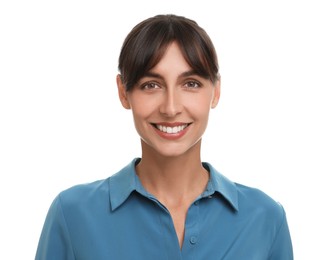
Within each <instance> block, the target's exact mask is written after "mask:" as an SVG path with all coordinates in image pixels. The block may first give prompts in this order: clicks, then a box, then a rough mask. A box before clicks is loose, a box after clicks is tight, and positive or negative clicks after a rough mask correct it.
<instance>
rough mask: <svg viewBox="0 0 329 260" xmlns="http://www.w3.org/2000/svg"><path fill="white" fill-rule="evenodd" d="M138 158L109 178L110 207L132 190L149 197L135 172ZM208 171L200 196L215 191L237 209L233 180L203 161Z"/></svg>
mask: <svg viewBox="0 0 329 260" xmlns="http://www.w3.org/2000/svg"><path fill="white" fill-rule="evenodd" d="M139 161H140V158H135V159H134V160H132V162H130V163H129V164H128V165H127V166H126V167H124V168H123V169H122V170H120V171H119V172H117V173H116V174H114V175H113V176H111V177H110V178H109V185H110V203H111V209H112V210H115V209H116V208H118V207H119V206H120V205H121V204H122V203H124V202H125V201H126V199H127V198H128V197H129V195H130V194H131V193H132V192H133V191H137V192H139V193H141V194H142V195H144V196H146V197H150V196H151V195H150V194H148V193H147V192H146V191H145V189H144V188H143V186H142V184H141V182H140V181H139V179H138V176H137V174H136V170H135V165H136V163H138V162H139ZM203 166H204V167H205V168H206V169H207V170H208V171H209V172H210V179H209V182H208V185H207V188H206V191H205V192H204V193H203V194H202V196H203V197H204V196H210V195H212V194H214V193H215V192H217V193H219V194H221V195H222V196H223V197H224V198H225V199H226V200H227V201H228V202H229V204H230V205H231V206H232V207H233V208H234V209H235V210H238V192H237V189H236V186H235V184H234V183H233V182H231V181H230V180H229V179H227V178H226V177H225V176H223V175H222V174H220V173H219V172H218V171H217V170H216V169H215V168H214V167H213V166H212V165H211V164H210V163H203Z"/></svg>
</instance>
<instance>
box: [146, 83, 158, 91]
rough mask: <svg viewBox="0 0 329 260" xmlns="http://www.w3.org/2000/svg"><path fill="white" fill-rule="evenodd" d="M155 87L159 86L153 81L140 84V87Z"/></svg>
mask: <svg viewBox="0 0 329 260" xmlns="http://www.w3.org/2000/svg"><path fill="white" fill-rule="evenodd" d="M156 88H160V86H159V85H158V84H157V83H154V82H147V83H145V84H143V85H142V89H146V90H148V89H156Z"/></svg>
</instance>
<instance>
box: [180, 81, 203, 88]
mask: <svg viewBox="0 0 329 260" xmlns="http://www.w3.org/2000/svg"><path fill="white" fill-rule="evenodd" d="M184 86H185V87H187V88H200V87H201V84H200V83H199V82H197V81H188V82H186V83H185V85H184Z"/></svg>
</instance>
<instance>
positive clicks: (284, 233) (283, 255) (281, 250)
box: [269, 206, 294, 260]
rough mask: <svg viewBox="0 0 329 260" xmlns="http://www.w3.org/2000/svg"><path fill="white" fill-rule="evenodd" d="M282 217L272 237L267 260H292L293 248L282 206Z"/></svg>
mask: <svg viewBox="0 0 329 260" xmlns="http://www.w3.org/2000/svg"><path fill="white" fill-rule="evenodd" d="M281 207H282V206H281ZM282 211H283V218H282V223H281V226H280V227H279V229H278V231H277V234H276V237H275V238H274V241H273V244H272V247H271V250H270V254H269V260H293V259H294V256H293V248H292V242H291V237H290V232H289V228H288V223H287V218H286V213H285V211H284V209H283V207H282Z"/></svg>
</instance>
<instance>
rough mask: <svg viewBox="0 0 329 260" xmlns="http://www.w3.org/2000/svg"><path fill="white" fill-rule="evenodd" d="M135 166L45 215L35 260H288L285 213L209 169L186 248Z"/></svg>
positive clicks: (81, 189) (72, 194) (73, 192)
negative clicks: (180, 242) (208, 176)
mask: <svg viewBox="0 0 329 260" xmlns="http://www.w3.org/2000/svg"><path fill="white" fill-rule="evenodd" d="M139 160H140V159H134V160H133V161H132V162H131V163H130V164H129V165H127V166H126V167H125V168H123V169H122V170H121V171H119V172H118V173H116V174H114V175H112V176H111V177H109V178H107V179H105V180H100V181H96V182H93V183H90V184H84V185H78V186H74V187H71V188H69V189H67V190H65V191H63V192H61V193H60V194H59V195H58V196H57V197H56V198H55V200H54V201H53V203H52V205H51V206H50V209H49V212H48V214H47V217H46V220H45V223H44V227H43V230H42V233H41V236H40V241H39V245H38V249H37V253H36V258H35V259H36V260H51V259H53V260H64V259H65V260H71V259H76V260H105V259H106V260H130V259H134V260H139V259H141V260H162V259H163V260H164V259H166V260H176V259H177V260H178V259H196V260H205V259H207V260H208V259H211V260H217V259H227V260H240V259H243V260H244V259H246V260H249V259H250V260H251V259H252V260H266V259H273V260H291V259H293V253H292V244H291V239H290V234H289V229H288V225H287V220H286V215H285V212H284V209H283V207H282V206H281V205H280V204H278V203H277V202H275V201H274V200H273V199H271V198H270V197H269V196H267V195H266V194H265V193H263V192H261V191H260V190H257V189H254V188H250V187H246V186H243V185H240V184H236V183H233V182H231V181H230V180H228V179H227V178H226V177H224V176H223V175H221V174H220V173H219V172H218V171H216V170H215V169H214V168H213V167H212V166H211V165H210V164H209V163H203V166H204V167H205V168H206V169H207V170H208V171H209V173H210V178H209V182H208V185H207V188H206V190H205V191H204V192H203V193H202V194H201V195H200V196H199V197H198V198H196V200H195V201H194V203H192V204H191V206H190V207H189V209H188V212H187V216H186V222H185V236H184V242H183V246H182V248H180V246H179V242H178V239H177V236H176V232H175V229H174V224H173V221H172V219H171V216H170V214H169V211H168V210H167V209H166V207H165V206H164V205H162V204H161V203H160V202H159V201H158V200H157V198H156V197H154V196H153V195H152V194H150V193H148V192H147V191H146V190H145V189H144V188H143V186H142V184H141V182H140V180H139V178H138V176H137V174H136V172H135V165H136V163H138V161H139Z"/></svg>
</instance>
